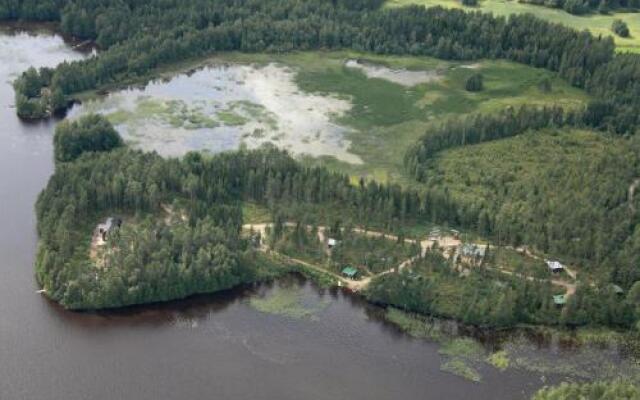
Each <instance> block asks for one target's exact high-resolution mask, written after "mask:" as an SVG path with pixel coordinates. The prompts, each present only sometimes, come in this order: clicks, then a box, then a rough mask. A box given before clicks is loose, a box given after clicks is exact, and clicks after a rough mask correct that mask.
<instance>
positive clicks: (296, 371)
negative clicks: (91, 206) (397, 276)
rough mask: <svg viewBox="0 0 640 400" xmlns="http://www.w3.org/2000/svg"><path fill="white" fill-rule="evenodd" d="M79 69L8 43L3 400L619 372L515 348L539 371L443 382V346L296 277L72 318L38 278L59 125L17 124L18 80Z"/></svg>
mask: <svg viewBox="0 0 640 400" xmlns="http://www.w3.org/2000/svg"><path fill="white" fill-rule="evenodd" d="M80 57H82V55H81V54H79V53H75V52H73V51H71V50H70V49H69V48H68V47H67V46H65V45H64V43H63V41H62V40H61V39H60V38H59V37H57V36H52V35H45V34H39V35H36V36H33V35H28V34H25V33H20V34H8V33H6V32H4V33H3V32H1V31H0V106H1V107H0V121H1V124H0V135H1V138H2V143H3V146H0V205H1V207H0V216H1V220H2V221H3V223H2V225H0V399H2V400H21V399H29V400H40V399H43V400H45V399H47V400H50V399H69V400H75V399H78V400H80V399H82V400H84V399H96V400H101V399H141V400H144V399H153V400H158V399H200V398H208V399H283V400H286V399H296V400H298V399H366V400H373V399H392V398H403V399H433V400H438V399H453V400H455V399H462V400H468V399H471V398H472V399H492V400H493V399H527V398H528V397H529V395H530V394H531V393H532V392H534V391H535V390H536V389H537V388H539V387H541V386H542V385H544V384H548V383H554V382H557V381H558V380H559V379H560V378H561V377H573V376H574V373H573V372H572V371H571V370H569V368H563V369H562V370H561V371H555V372H554V371H551V370H550V369H549V368H548V367H546V366H545V365H564V364H563V363H564V362H565V360H570V359H571V355H572V354H577V355H576V357H578V358H579V359H580V360H581V361H580V362H582V363H583V364H579V366H580V365H585V364H584V363H585V362H586V361H584V360H586V359H585V355H589V356H590V357H591V356H592V357H593V358H590V360H592V361H591V365H592V366H603V365H613V364H610V363H612V362H616V361H618V355H617V352H613V353H612V352H611V351H610V350H605V351H602V352H598V350H597V349H587V350H579V351H576V350H572V349H568V350H565V349H563V348H562V347H560V346H557V345H554V344H551V345H549V344H544V343H542V344H540V343H537V342H536V341H524V342H517V343H516V344H513V345H511V347H509V349H510V350H511V351H512V352H513V354H514V355H516V356H517V357H518V358H520V359H523V360H525V361H526V360H533V361H531V362H530V363H533V367H534V368H530V369H531V370H532V371H533V372H529V369H527V368H525V367H522V368H518V369H513V370H507V371H506V372H500V371H498V370H497V369H495V368H493V367H491V366H489V365H488V364H487V363H485V362H484V361H483V360H482V359H478V360H476V361H475V365H474V368H477V371H478V373H480V375H481V376H482V383H480V384H475V383H472V382H469V381H466V380H464V379H462V378H460V377H458V376H455V375H452V374H449V373H445V372H442V371H441V367H442V364H443V362H446V361H447V357H446V356H443V355H441V354H439V351H440V350H441V347H440V346H439V345H438V344H436V343H433V342H429V341H426V340H421V339H412V338H410V337H408V336H407V335H405V334H403V333H401V332H399V331H398V330H397V329H396V328H395V327H393V326H391V325H389V324H388V323H385V322H384V320H383V319H382V317H381V316H382V310H381V309H379V308H377V307H374V306H371V305H368V304H366V303H365V302H364V301H363V300H362V299H361V298H359V297H355V296H353V295H350V294H348V293H343V292H341V291H338V290H331V291H329V290H321V289H318V288H317V287H315V286H313V285H312V284H310V283H309V282H306V281H304V280H300V279H298V278H296V277H289V278H287V279H283V280H281V281H279V282H277V283H274V284H263V285H256V286H253V287H245V288H238V289H236V290H232V291H228V292H224V293H220V294H217V295H208V296H196V297H193V298H191V299H188V300H184V301H176V302H171V303H167V304H162V305H150V306H144V307H134V308H128V309H123V310H119V311H110V312H102V313H74V312H68V311H65V310H62V309H61V308H60V307H58V306H57V305H55V304H53V303H51V302H49V301H47V300H46V299H45V298H44V297H42V296H40V295H38V294H36V293H35V291H36V289H37V286H36V283H35V280H34V277H33V262H34V254H35V250H36V243H37V238H36V232H35V223H36V221H35V215H34V209H33V205H34V203H35V200H36V197H37V194H38V192H39V191H40V190H41V189H42V188H43V187H44V185H45V184H46V181H47V179H48V177H49V176H50V175H51V173H52V172H53V163H52V132H53V129H54V126H55V122H53V121H48V122H43V123H37V124H25V123H22V122H20V121H19V120H18V119H17V118H16V116H15V110H14V109H13V108H12V105H13V91H12V88H11V85H10V82H11V80H12V79H13V78H14V77H15V76H16V74H17V73H18V72H19V71H21V70H23V69H25V68H27V67H28V65H31V64H35V65H39V66H42V65H55V64H56V63H58V62H60V61H61V60H63V59H78V58H80ZM180 87H182V86H180ZM192 89H193V90H197V89H198V88H197V85H196V86H195V87H193V88H192ZM184 90H187V89H184ZM202 90H205V89H202ZM205 91H206V90H205ZM488 343H489V344H488V345H487V349H486V351H487V354H488V352H489V351H490V348H491V347H492V346H493V344H491V341H490V340H489V341H488ZM536 357H537V358H536ZM603 357H604V358H603ZM540 359H546V360H550V362H547V363H546V364H544V363H543V362H542V361H540ZM593 369H596V368H593ZM614 372H616V371H614Z"/></svg>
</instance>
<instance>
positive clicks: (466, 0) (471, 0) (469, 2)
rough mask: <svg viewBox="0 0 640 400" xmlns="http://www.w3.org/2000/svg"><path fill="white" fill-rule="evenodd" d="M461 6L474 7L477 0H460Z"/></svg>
mask: <svg viewBox="0 0 640 400" xmlns="http://www.w3.org/2000/svg"><path fill="white" fill-rule="evenodd" d="M461 2H462V5H463V6H467V7H475V6H477V5H478V0H461Z"/></svg>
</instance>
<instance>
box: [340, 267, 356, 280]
mask: <svg viewBox="0 0 640 400" xmlns="http://www.w3.org/2000/svg"><path fill="white" fill-rule="evenodd" d="M357 274H358V270H357V269H355V268H353V267H351V266H347V267H344V268H343V269H342V275H345V276H348V277H349V278H353V277H354V276H356V275H357Z"/></svg>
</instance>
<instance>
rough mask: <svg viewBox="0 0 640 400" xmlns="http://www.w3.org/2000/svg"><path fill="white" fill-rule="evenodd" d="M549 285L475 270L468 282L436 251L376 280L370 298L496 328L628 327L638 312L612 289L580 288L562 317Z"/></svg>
mask: <svg viewBox="0 0 640 400" xmlns="http://www.w3.org/2000/svg"><path fill="white" fill-rule="evenodd" d="M558 290H562V289H559V288H557V287H554V286H552V285H551V284H550V283H549V282H548V281H537V280H534V279H531V280H529V279H525V278H522V277H513V276H510V275H506V274H503V273H500V272H495V271H491V270H488V269H484V268H483V267H476V268H473V269H472V270H471V271H470V273H469V274H468V275H467V276H465V277H463V276H461V275H460V273H459V272H458V271H456V270H455V269H454V268H453V267H452V265H451V264H450V263H449V262H448V261H447V260H445V259H444V258H443V257H442V256H441V255H440V254H439V253H437V252H428V253H427V254H426V256H425V257H424V258H422V259H420V260H417V261H416V262H415V263H414V264H413V265H412V266H411V267H410V268H407V269H405V270H403V271H402V272H400V273H392V274H387V275H383V276H380V277H378V278H375V279H374V281H373V282H372V283H371V285H370V286H369V289H368V290H367V293H366V295H367V298H368V299H369V300H371V301H373V302H375V303H380V304H385V305H392V306H394V307H397V308H401V309H403V310H406V311H411V312H419V313H423V314H429V315H436V316H441V317H447V318H454V319H457V320H459V321H462V322H465V323H468V324H473V325H479V326H493V327H509V326H515V325H517V324H544V325H560V324H563V325H569V326H577V325H588V324H593V325H606V326H620V327H629V326H631V324H632V323H633V321H634V318H635V317H634V311H633V309H632V307H631V306H630V305H629V304H628V303H627V302H626V301H625V300H624V298H621V297H617V296H616V295H615V294H614V293H613V292H612V291H611V290H608V289H601V290H599V289H593V288H587V287H584V288H583V287H580V288H579V289H578V291H577V292H576V294H575V295H574V296H572V297H571V298H570V300H569V303H568V305H567V307H566V310H564V311H562V312H561V309H559V308H557V307H556V306H555V305H554V303H553V299H552V296H553V294H556V293H557V292H558Z"/></svg>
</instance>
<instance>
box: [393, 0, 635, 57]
mask: <svg viewBox="0 0 640 400" xmlns="http://www.w3.org/2000/svg"><path fill="white" fill-rule="evenodd" d="M409 4H420V5H425V6H427V7H433V6H442V7H445V8H463V6H462V4H461V2H460V0H387V6H388V7H398V6H406V5H409ZM465 9H467V10H470V11H478V10H479V11H484V12H490V13H493V14H494V15H502V16H507V15H511V14H524V13H531V14H533V15H535V16H537V17H538V18H541V19H545V20H547V21H551V22H556V23H559V24H563V25H566V26H568V27H571V28H574V29H577V30H585V29H587V30H589V31H591V33H593V34H594V35H603V36H604V35H607V36H614V35H613V33H612V32H611V24H612V22H613V20H615V19H621V20H623V21H625V22H626V23H627V25H628V26H629V29H630V31H631V37H630V38H621V37H617V36H615V42H616V45H617V48H618V51H632V52H640V13H622V12H617V13H610V14H608V15H601V14H592V15H585V16H577V15H572V14H569V13H567V12H565V11H563V10H560V9H553V8H549V7H541V6H534V5H530V4H522V3H518V2H517V1H515V0H481V1H480V6H478V7H465Z"/></svg>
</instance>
